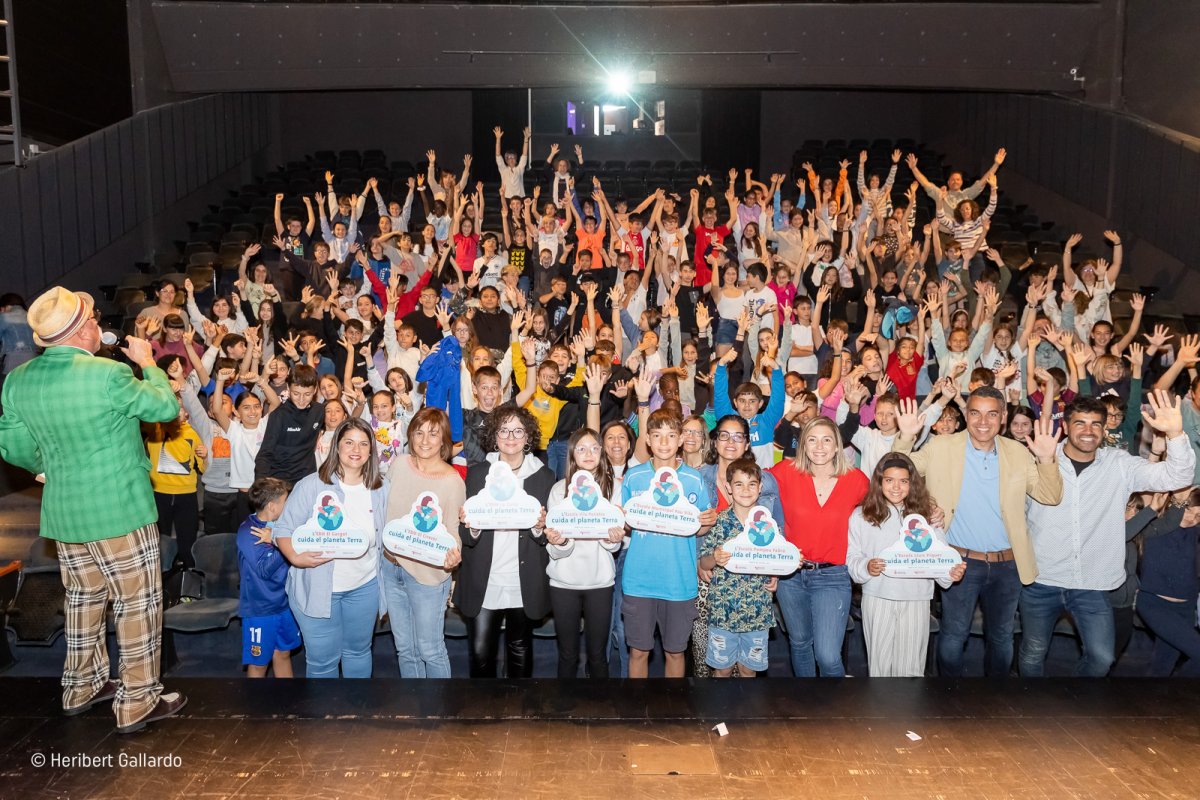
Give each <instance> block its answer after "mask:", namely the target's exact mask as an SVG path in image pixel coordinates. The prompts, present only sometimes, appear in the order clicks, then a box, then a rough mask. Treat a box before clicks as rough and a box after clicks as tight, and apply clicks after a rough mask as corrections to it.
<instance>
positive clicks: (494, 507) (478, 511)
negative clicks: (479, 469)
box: [463, 461, 542, 531]
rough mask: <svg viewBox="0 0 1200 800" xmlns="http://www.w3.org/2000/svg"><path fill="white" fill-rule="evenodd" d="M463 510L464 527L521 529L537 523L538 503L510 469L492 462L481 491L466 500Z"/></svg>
mask: <svg viewBox="0 0 1200 800" xmlns="http://www.w3.org/2000/svg"><path fill="white" fill-rule="evenodd" d="M463 511H465V512H466V515H467V525H468V526H470V527H472V528H476V529H478V530H493V531H494V530H522V529H524V528H532V527H533V526H534V525H536V524H537V521H538V517H539V516H541V512H542V504H541V503H539V502H538V501H537V500H535V499H534V498H532V497H530V496H529V495H528V494H526V493H525V488H524V487H523V486H522V484H521V481H519V480H517V476H516V475H515V474H513V471H512V467H510V466H509V465H508V464H505V463H504V462H503V461H496V462H493V463H492V466H491V467H490V468H489V469H488V474H487V478H485V479H484V482H483V491H481V492H480V493H479V494H476V495H472V496H471V497H468V498H467V502H465V503H463Z"/></svg>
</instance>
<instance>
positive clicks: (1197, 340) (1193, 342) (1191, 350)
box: [1178, 335, 1200, 367]
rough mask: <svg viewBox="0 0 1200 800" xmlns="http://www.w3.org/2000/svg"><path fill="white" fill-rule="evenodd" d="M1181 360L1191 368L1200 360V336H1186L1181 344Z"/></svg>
mask: <svg viewBox="0 0 1200 800" xmlns="http://www.w3.org/2000/svg"><path fill="white" fill-rule="evenodd" d="M1178 358H1179V360H1180V361H1182V362H1183V365H1184V366H1185V367H1190V366H1192V365H1193V364H1195V363H1196V362H1197V361H1198V360H1200V336H1195V335H1193V336H1185V337H1183V340H1182V341H1181V342H1180V343H1179V356H1178Z"/></svg>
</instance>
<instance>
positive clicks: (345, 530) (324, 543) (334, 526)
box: [292, 492, 375, 558]
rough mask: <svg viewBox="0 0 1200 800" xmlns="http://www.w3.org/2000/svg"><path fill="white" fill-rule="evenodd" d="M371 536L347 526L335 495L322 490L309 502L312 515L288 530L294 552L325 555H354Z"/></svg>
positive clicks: (372, 536) (357, 555)
mask: <svg viewBox="0 0 1200 800" xmlns="http://www.w3.org/2000/svg"><path fill="white" fill-rule="evenodd" d="M374 539H375V532H374V531H370V530H364V529H362V528H353V527H351V526H350V525H349V523H348V521H347V519H346V512H345V509H343V508H342V501H341V500H340V499H338V496H337V495H336V494H334V493H333V492H322V493H321V494H320V495H318V496H317V501H316V503H314V504H313V513H312V516H311V517H309V518H308V521H307V522H305V523H304V524H303V525H301V526H300V527H298V528H296V530H295V531H294V532H293V533H292V547H294V548H295V550H296V552H297V553H316V554H317V555H320V556H323V557H325V558H358V557H359V556H361V555H362V554H363V553H365V552H367V548H368V547H370V546H371V543H372V542H373V541H374Z"/></svg>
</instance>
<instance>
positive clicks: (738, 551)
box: [721, 506, 800, 575]
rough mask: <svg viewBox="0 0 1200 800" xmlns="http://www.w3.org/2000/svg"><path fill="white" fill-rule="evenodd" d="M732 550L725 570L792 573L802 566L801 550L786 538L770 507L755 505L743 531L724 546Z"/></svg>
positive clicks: (767, 573) (765, 573)
mask: <svg viewBox="0 0 1200 800" xmlns="http://www.w3.org/2000/svg"><path fill="white" fill-rule="evenodd" d="M721 549H723V550H725V551H726V552H727V553H729V563H727V564H726V565H725V569H726V570H728V571H729V572H740V573H742V574H744V575H791V574H792V573H793V572H795V571H796V568H797V567H799V566H800V549H799V548H798V547H796V545H794V544H792V543H791V542H789V541H788V540H787V539H785V538H784V537H783V531H781V530H780V529H779V524H778V523H777V522H775V520H774V518H773V517H772V516H771V511H770V509H768V508H766V507H765V506H755V507H754V508H752V509H750V513H749V514H747V515H746V524H745V525H744V526H743V527H742V532H741V533H739V534H738V535H737V536H735V537H733V538H732V539H730V540H729V541H728V542H726V543H725V544H723V545H721Z"/></svg>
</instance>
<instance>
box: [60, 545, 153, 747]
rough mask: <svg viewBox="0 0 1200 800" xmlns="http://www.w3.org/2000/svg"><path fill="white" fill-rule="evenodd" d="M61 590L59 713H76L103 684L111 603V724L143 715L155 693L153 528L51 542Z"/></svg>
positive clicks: (104, 680) (151, 702) (149, 710)
mask: <svg viewBox="0 0 1200 800" xmlns="http://www.w3.org/2000/svg"><path fill="white" fill-rule="evenodd" d="M58 559H59V564H60V570H61V572H62V581H63V586H64V587H66V590H67V591H66V601H67V602H66V638H67V661H66V665H65V666H64V667H63V677H62V685H63V708H65V709H71V708H77V707H79V706H81V705H83V704H85V703H87V702H88V701H89V700H91V699H92V697H94V696H95V695H96V693H97V692H98V691H99V690H100V688H101V687H102V686H104V684H105V682H106V681H108V680H109V664H108V645H107V640H106V633H107V624H106V622H105V611H106V610H107V607H108V601H109V600H110V599H111V600H112V604H113V616H114V617H115V621H116V627H117V648H118V651H119V653H120V663H119V664H118V674H119V678H120V684H119V686H118V688H117V699H116V702H114V703H113V711H114V712H115V713H116V716H117V725H118V726H124V725H130V724H132V723H134V722H137V721H138V720H140V719H141V718H142V717H144V716H146V715H147V714H149V713H150V712H151V711H152V710H153V709H154V706H155V705H156V704H157V703H158V696H159V695H160V694H162V684H161V683H159V680H158V678H159V666H160V665H159V652H160V650H161V649H162V621H163V607H162V566H161V559H160V555H159V548H158V525H157V524H155V523H151V524H149V525H146V526H143V527H141V528H138V529H137V530H135V531H132V532H130V533H127V534H125V535H124V536H117V537H115V538H112V539H100V540H97V541H94V542H83V543H70V542H59V543H58Z"/></svg>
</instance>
